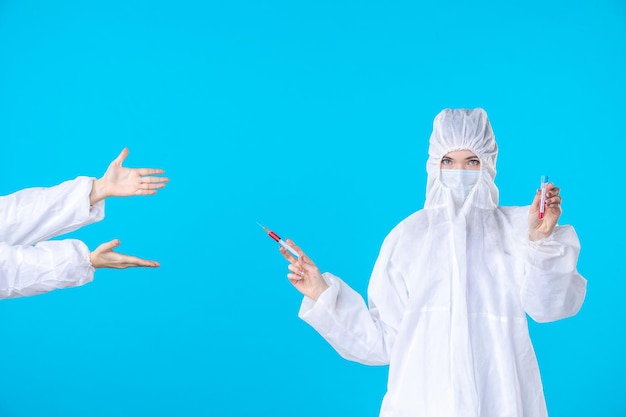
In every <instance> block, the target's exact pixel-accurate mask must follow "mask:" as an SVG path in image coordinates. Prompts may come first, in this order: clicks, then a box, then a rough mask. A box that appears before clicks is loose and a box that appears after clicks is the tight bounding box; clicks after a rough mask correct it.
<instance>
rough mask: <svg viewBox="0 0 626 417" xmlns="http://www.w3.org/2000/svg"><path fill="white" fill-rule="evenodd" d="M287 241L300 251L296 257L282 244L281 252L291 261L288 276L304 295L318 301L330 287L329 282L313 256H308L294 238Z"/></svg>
mask: <svg viewBox="0 0 626 417" xmlns="http://www.w3.org/2000/svg"><path fill="white" fill-rule="evenodd" d="M286 242H287V243H288V244H289V245H290V246H291V247H293V248H294V249H295V250H296V252H297V253H298V259H296V258H295V256H293V255H292V254H291V253H289V251H287V250H286V249H285V248H284V247H282V246H280V253H282V255H283V256H284V257H285V259H287V260H288V261H289V262H290V263H289V266H288V268H289V271H290V272H289V274H287V278H289V281H290V282H291V283H292V284H293V286H294V287H296V289H297V290H298V291H300V292H301V293H302V294H303V295H305V296H307V297H309V298H311V299H313V300H316V301H317V299H318V297H319V296H320V295H321V294H322V293H323V292H324V291H325V290H326V289H327V288H328V284H326V281H324V278H323V277H322V274H321V273H320V270H319V269H318V268H317V266H316V265H315V264H314V263H313V261H312V260H311V258H309V257H308V256H306V255H305V254H304V252H303V251H302V249H300V248H299V247H298V246H297V245H296V244H295V243H293V241H292V240H290V239H287V240H286Z"/></svg>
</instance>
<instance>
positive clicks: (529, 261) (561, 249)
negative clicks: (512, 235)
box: [522, 226, 587, 322]
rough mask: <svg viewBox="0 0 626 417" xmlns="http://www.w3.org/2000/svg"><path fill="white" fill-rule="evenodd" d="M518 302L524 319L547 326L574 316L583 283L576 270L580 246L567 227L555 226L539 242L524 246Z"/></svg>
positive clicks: (573, 233)
mask: <svg viewBox="0 0 626 417" xmlns="http://www.w3.org/2000/svg"><path fill="white" fill-rule="evenodd" d="M526 251H527V256H526V262H525V277H524V283H523V286H522V299H523V301H524V308H525V310H526V312H527V313H528V315H529V316H530V317H532V319H533V320H535V321H537V322H549V321H555V320H560V319H563V318H566V317H570V316H573V315H575V314H576V313H578V311H579V310H580V308H581V306H582V303H583V301H584V299H585V293H586V288H587V281H586V280H585V278H583V277H582V276H581V275H580V274H579V273H578V271H577V269H576V264H577V262H578V254H579V252H580V243H579V241H578V236H577V235H576V232H575V231H574V228H573V227H571V226H557V227H556V228H555V229H554V231H553V232H552V234H551V235H550V236H549V237H548V238H546V239H543V240H541V241H538V242H531V241H528V242H527V245H526Z"/></svg>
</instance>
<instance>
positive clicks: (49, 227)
mask: <svg viewBox="0 0 626 417" xmlns="http://www.w3.org/2000/svg"><path fill="white" fill-rule="evenodd" d="M92 184H93V178H88V177H78V178H76V179H74V180H71V181H66V182H64V183H62V184H59V185H57V186H54V187H49V188H28V189H24V190H21V191H18V192H16V193H13V194H10V195H8V196H2V197H0V298H11V297H20V296H29V295H36V294H41V293H44V292H48V291H51V290H53V289H56V288H68V287H73V286H78V285H82V284H85V283H87V282H90V281H92V280H93V274H94V268H93V266H92V265H91V263H90V261H89V254H90V251H89V249H88V248H87V246H86V245H85V244H84V243H82V242H80V241H78V240H74V239H65V240H54V241H47V242H42V241H44V240H46V239H49V238H51V237H54V236H58V235H61V234H64V233H68V232H71V231H73V230H76V229H78V228H80V227H82V226H85V225H88V224H91V223H94V222H96V221H99V220H101V219H102V218H103V217H104V202H103V201H101V202H99V203H97V204H95V205H94V206H90V204H89V193H90V192H91V187H92ZM38 242H40V243H38ZM34 244H35V245H34ZM33 245H34V246H33Z"/></svg>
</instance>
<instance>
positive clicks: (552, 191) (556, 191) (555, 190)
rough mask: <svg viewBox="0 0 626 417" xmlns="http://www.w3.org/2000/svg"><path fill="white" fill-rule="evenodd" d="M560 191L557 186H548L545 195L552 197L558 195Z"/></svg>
mask: <svg viewBox="0 0 626 417" xmlns="http://www.w3.org/2000/svg"><path fill="white" fill-rule="evenodd" d="M560 192H561V189H560V188H559V187H550V188H548V190H547V191H546V196H548V197H554V196H557V195H559V193H560Z"/></svg>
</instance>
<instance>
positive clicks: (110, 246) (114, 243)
mask: <svg viewBox="0 0 626 417" xmlns="http://www.w3.org/2000/svg"><path fill="white" fill-rule="evenodd" d="M119 245H120V240H119V239H113V240H111V241H109V242H106V243H103V244H102V245H100V248H99V249H102V250H103V251H109V250H113V248H116V247H118V246H119Z"/></svg>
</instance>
